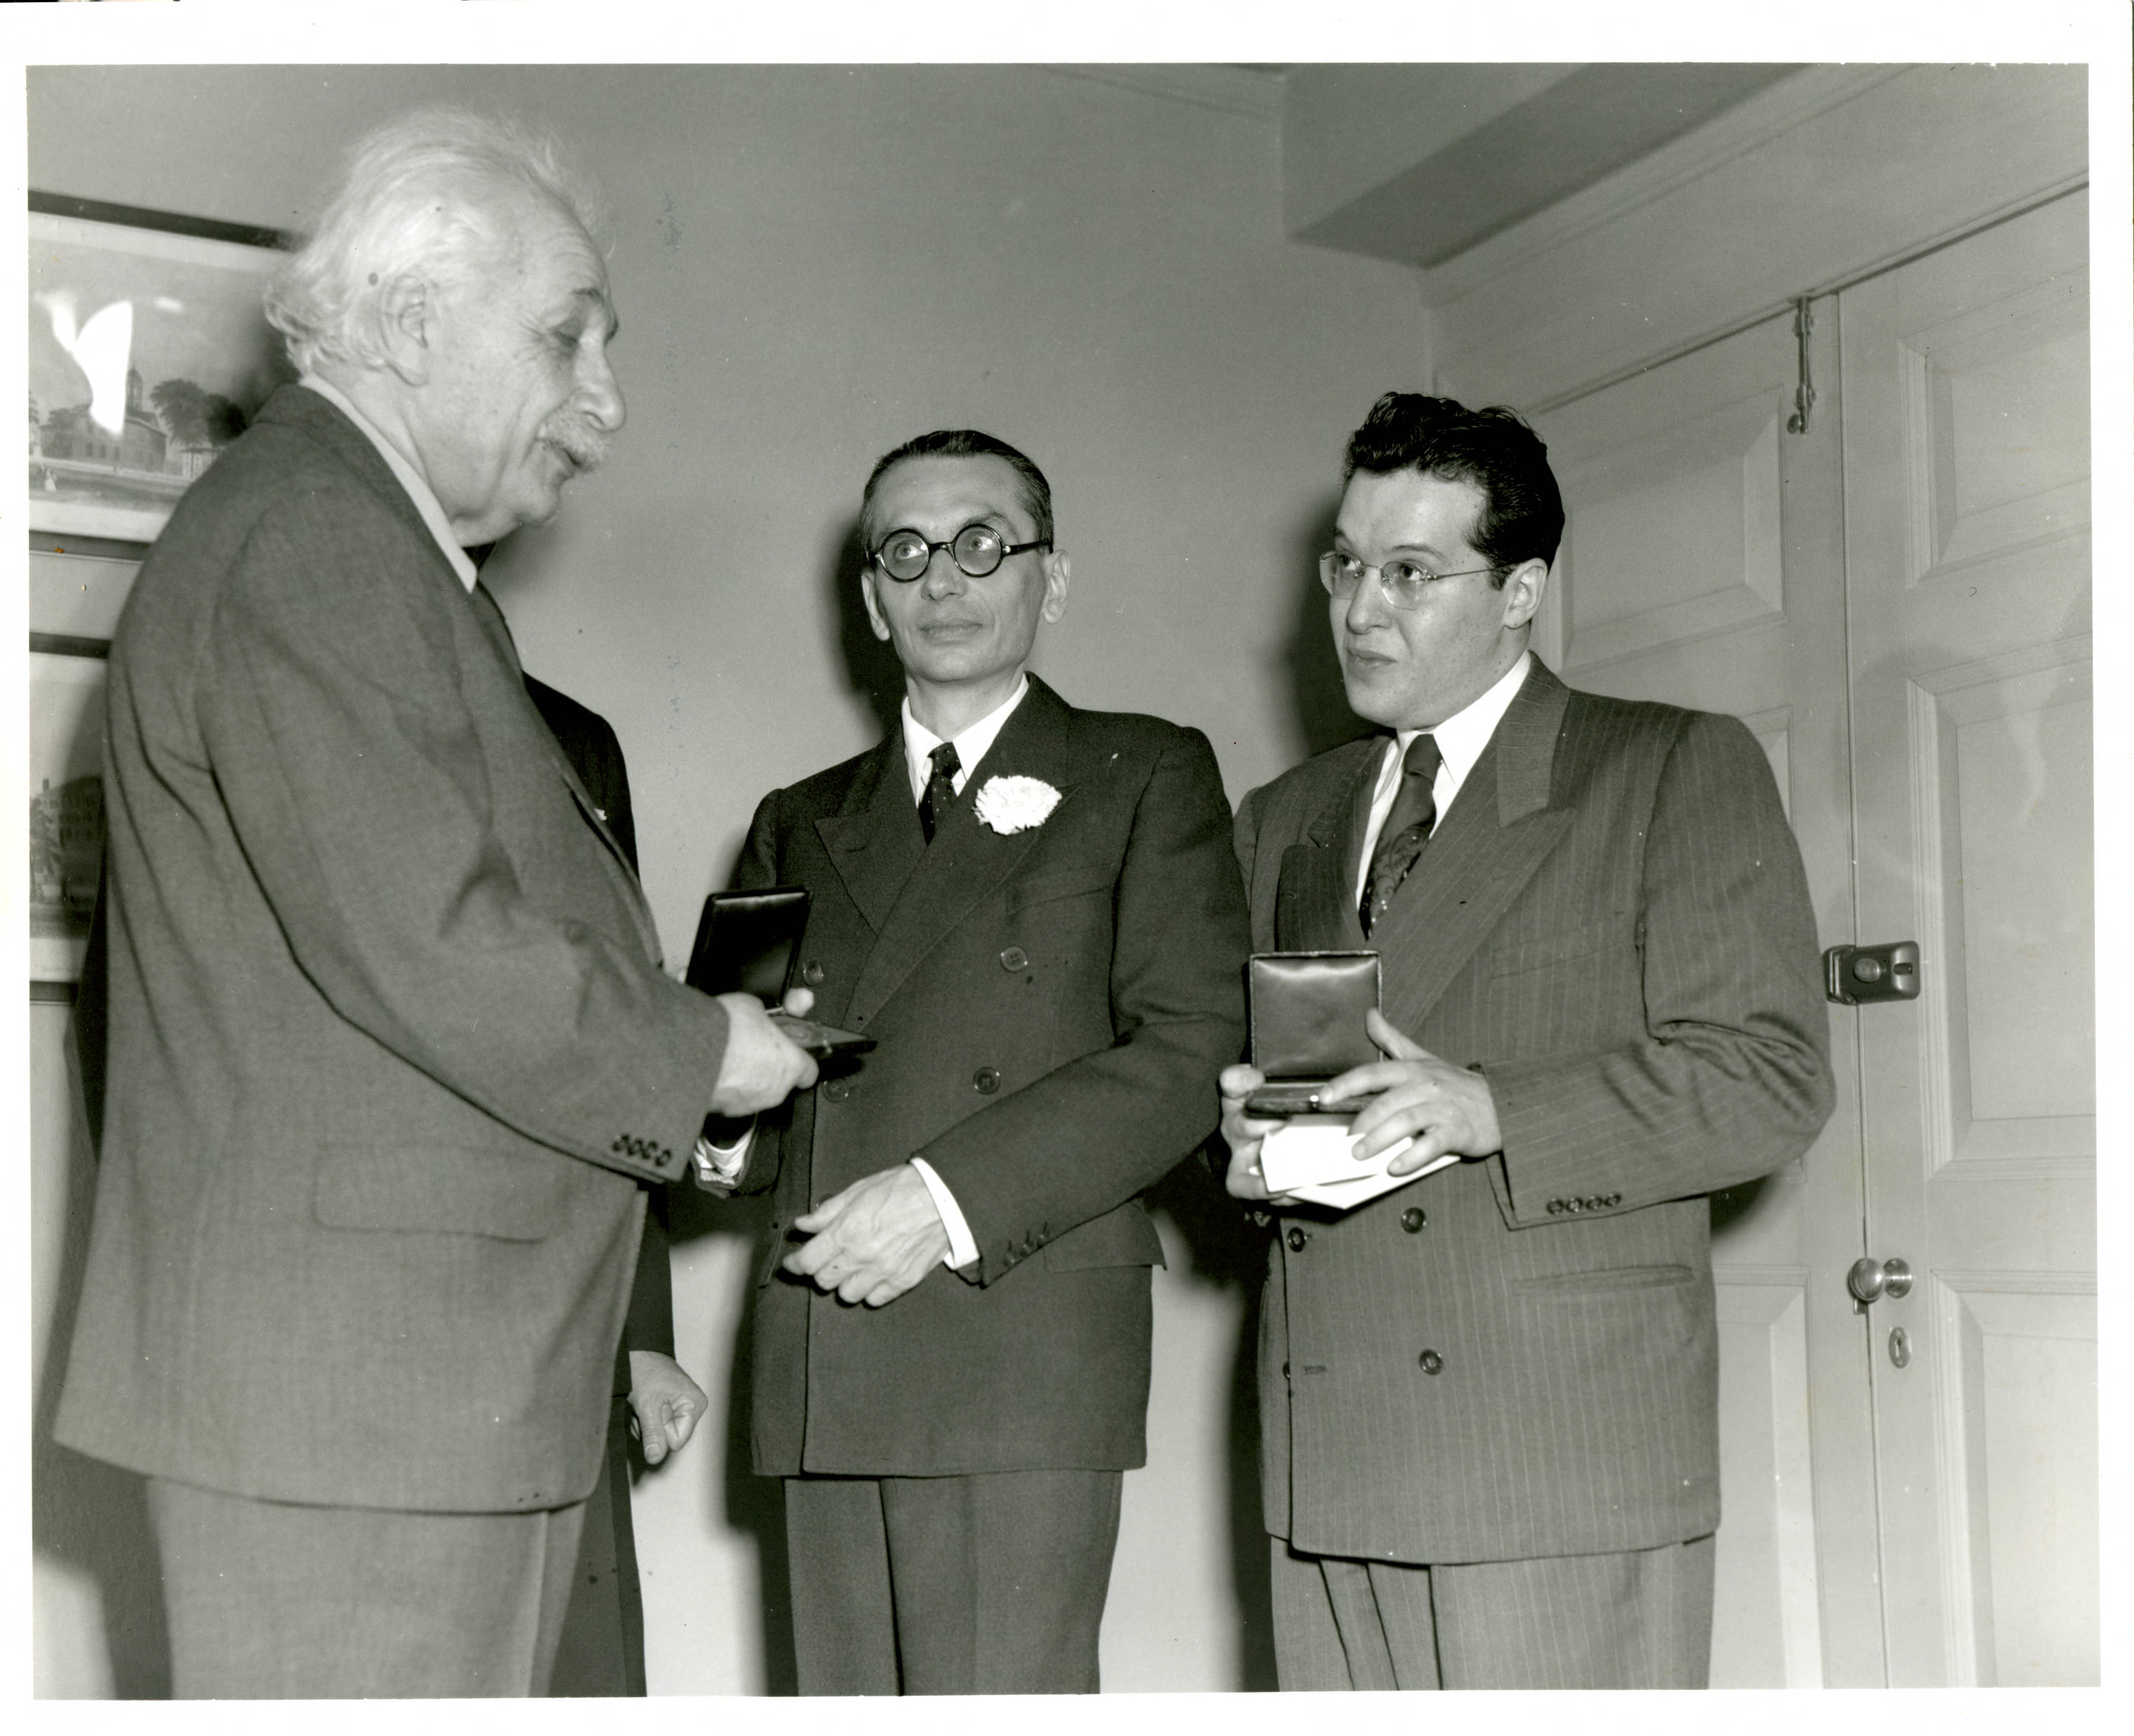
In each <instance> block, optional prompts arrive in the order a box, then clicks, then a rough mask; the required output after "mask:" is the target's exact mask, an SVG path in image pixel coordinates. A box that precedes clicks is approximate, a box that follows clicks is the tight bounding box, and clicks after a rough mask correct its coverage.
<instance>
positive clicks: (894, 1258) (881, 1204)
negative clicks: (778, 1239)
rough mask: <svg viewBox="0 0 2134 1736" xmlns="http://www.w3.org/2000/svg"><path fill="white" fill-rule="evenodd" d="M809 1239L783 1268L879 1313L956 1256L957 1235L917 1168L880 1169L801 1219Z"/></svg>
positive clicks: (795, 1223) (798, 1227)
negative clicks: (953, 1241)
mask: <svg viewBox="0 0 2134 1736" xmlns="http://www.w3.org/2000/svg"><path fill="white" fill-rule="evenodd" d="M793 1226H794V1228H795V1229H796V1230H804V1231H808V1232H809V1240H808V1241H807V1242H806V1243H805V1244H804V1245H802V1246H800V1247H798V1248H795V1249H794V1250H793V1251H792V1252H791V1253H790V1254H789V1255H786V1256H785V1259H784V1260H782V1261H780V1265H783V1266H784V1267H785V1269H786V1270H787V1271H789V1272H790V1273H792V1274H794V1275H795V1276H796V1277H799V1278H805V1279H809V1280H810V1281H811V1282H812V1283H813V1284H814V1285H815V1287H816V1288H817V1289H820V1290H832V1291H835V1292H836V1293H837V1295H838V1299H839V1300H840V1301H842V1302H863V1303H866V1304H867V1306H868V1307H869V1308H880V1307H881V1306H882V1305H883V1304H884V1303H891V1302H894V1301H896V1298H898V1297H900V1296H901V1295H902V1294H904V1293H905V1291H906V1290H908V1289H910V1288H911V1287H912V1286H913V1285H914V1284H917V1283H918V1282H919V1281H920V1279H922V1278H924V1277H925V1275H926V1274H928V1273H929V1272H930V1271H932V1270H933V1269H934V1267H936V1266H938V1265H940V1264H941V1262H942V1261H943V1260H945V1259H946V1258H947V1257H948V1254H949V1231H948V1230H947V1228H946V1227H945V1226H944V1225H943V1223H942V1222H941V1214H940V1212H939V1211H937V1210H935V1209H934V1196H933V1195H932V1194H930V1193H929V1192H927V1191H926V1184H925V1182H922V1181H920V1179H919V1172H918V1171H917V1170H915V1169H914V1168H912V1167H911V1166H910V1164H909V1163H900V1164H898V1165H897V1167H896V1168H894V1169H884V1170H878V1171H877V1172H876V1173H874V1174H873V1175H871V1176H867V1177H862V1179H861V1180H859V1181H857V1182H853V1183H852V1186H851V1187H847V1188H846V1189H845V1191H844V1192H842V1193H834V1194H832V1195H831V1196H830V1197H829V1198H828V1199H827V1200H825V1201H823V1203H822V1204H821V1205H819V1206H817V1207H816V1208H815V1209H814V1211H809V1212H804V1213H803V1214H802V1215H801V1216H799V1217H797V1218H795V1219H794V1221H793Z"/></svg>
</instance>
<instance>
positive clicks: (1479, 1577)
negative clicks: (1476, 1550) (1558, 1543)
mask: <svg viewBox="0 0 2134 1736" xmlns="http://www.w3.org/2000/svg"><path fill="white" fill-rule="evenodd" d="M1269 1541H1270V1542H1271V1543H1272V1545H1273V1591H1274V1637H1275V1674H1276V1679H1277V1681H1278V1682H1279V1683H1280V1685H1282V1687H1283V1688H1284V1689H1307V1690H1309V1689H1316V1690H1326V1689H1336V1688H1702V1687H1703V1686H1704V1685H1706V1683H1707V1680H1708V1679H1709V1677H1710V1674H1711V1666H1712V1538H1711V1537H1709V1536H1704V1537H1695V1538H1692V1539H1691V1540H1689V1541H1688V1542H1687V1543H1671V1544H1667V1545H1663V1546H1662V1547H1660V1548H1658V1549H1649V1550H1628V1551H1625V1552H1624V1553H1621V1554H1615V1555H1552V1556H1543V1557H1541V1558H1539V1559H1534V1560H1528V1561H1478V1562H1472V1563H1465V1564H1458V1565H1446V1566H1425V1565H1417V1564H1408V1563H1403V1562H1393V1561H1357V1560H1350V1559H1346V1558H1345V1557H1342V1556H1338V1555H1306V1554H1304V1553H1301V1552H1300V1551H1297V1550H1292V1548H1291V1547H1290V1545H1289V1544H1288V1541H1287V1540H1286V1539H1284V1538H1281V1537H1275V1538H1272V1539H1270V1540H1269Z"/></svg>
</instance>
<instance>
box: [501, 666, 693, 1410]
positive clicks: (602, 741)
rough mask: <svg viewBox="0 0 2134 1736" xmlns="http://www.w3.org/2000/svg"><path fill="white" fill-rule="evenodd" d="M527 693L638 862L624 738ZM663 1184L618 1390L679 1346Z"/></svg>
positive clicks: (653, 1204)
mask: <svg viewBox="0 0 2134 1736" xmlns="http://www.w3.org/2000/svg"><path fill="white" fill-rule="evenodd" d="M526 696H527V697H528V698H529V699H531V700H533V702H534V709H535V710H536V711H538V712H539V713H541V721H542V722H543V723H546V724H547V725H548V733H550V734H551V735H553V736H554V737H555V738H556V742H557V745H558V747H561V748H562V750H563V757H564V758H566V759H567V760H568V761H569V762H571V769H572V771H575V772H577V775H578V781H579V782H580V783H582V784H583V785H584V786H585V789H586V794H587V795H589V796H590V797H591V798H592V803H593V810H594V817H595V818H596V819H597V820H601V822H603V823H604V824H606V827H607V829H608V831H609V832H610V834H612V835H613V837H614V839H615V841H616V844H619V845H620V847H621V849H622V854H623V858H624V860H625V861H626V862H628V863H630V870H631V872H632V873H635V872H636V868H637V822H636V819H635V815H633V814H632V812H631V810H630V770H629V767H628V766H627V765H626V764H625V762H624V760H623V757H622V743H621V742H619V741H617V740H616V733H615V730H614V728H612V726H611V725H610V723H608V720H607V719H606V718H604V717H602V716H601V714H600V713H598V712H596V711H593V710H591V709H590V708H587V707H586V706H583V705H581V704H578V702H577V700H576V699H572V697H571V696H570V695H569V694H567V693H562V692H560V691H559V690H558V689H555V688H553V687H551V686H549V685H548V683H547V682H545V681H542V680H538V679H535V678H534V676H532V675H529V676H527V677H526ZM663 1217H664V1212H663V1202H662V1196H661V1194H660V1192H659V1190H658V1189H656V1188H655V1189H654V1190H652V1191H651V1192H649V1193H648V1194H647V1195H646V1197H645V1233H644V1235H643V1236H640V1237H639V1238H638V1244H637V1271H636V1275H635V1277H634V1278H633V1279H631V1281H630V1312H629V1313H627V1314H626V1315H625V1316H624V1317H623V1322H622V1342H621V1343H620V1345H618V1346H617V1347H616V1353H615V1390H616V1392H617V1393H618V1394H620V1393H627V1392H628V1391H629V1390H630V1352H632V1351H634V1350H652V1351H658V1352H659V1353H660V1354H661V1355H662V1356H673V1355H674V1271H673V1268H672V1266H671V1265H669V1260H668V1257H667V1248H668V1243H667V1226H666V1225H665V1223H664V1221H663Z"/></svg>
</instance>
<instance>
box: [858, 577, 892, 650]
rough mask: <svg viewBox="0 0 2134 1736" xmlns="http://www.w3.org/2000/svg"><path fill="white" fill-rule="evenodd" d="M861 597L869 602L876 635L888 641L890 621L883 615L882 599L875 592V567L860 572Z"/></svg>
mask: <svg viewBox="0 0 2134 1736" xmlns="http://www.w3.org/2000/svg"><path fill="white" fill-rule="evenodd" d="M860 597H861V600H862V602H865V603H866V604H867V619H868V620H869V621H871V622H873V623H874V636H875V637H876V638H877V639H880V640H881V641H884V642H886V641H888V638H889V622H888V621H886V620H885V619H884V618H883V617H882V612H881V599H880V598H879V597H876V595H875V594H874V569H873V568H871V567H870V568H868V569H867V571H866V572H864V573H861V574H860Z"/></svg>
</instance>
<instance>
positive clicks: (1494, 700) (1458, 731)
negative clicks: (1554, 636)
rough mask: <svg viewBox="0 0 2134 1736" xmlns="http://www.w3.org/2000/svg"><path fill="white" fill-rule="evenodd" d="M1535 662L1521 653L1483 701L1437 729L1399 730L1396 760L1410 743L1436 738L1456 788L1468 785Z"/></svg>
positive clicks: (1469, 707)
mask: <svg viewBox="0 0 2134 1736" xmlns="http://www.w3.org/2000/svg"><path fill="white" fill-rule="evenodd" d="M1532 665H1533V652H1532V651H1521V652H1520V653H1519V660H1518V662H1516V663H1514V665H1512V666H1511V667H1510V668H1509V669H1508V670H1505V671H1504V674H1503V675H1499V677H1498V678H1497V682H1496V685H1494V687H1492V688H1491V689H1489V691H1488V692H1487V693H1485V694H1483V695H1482V697H1481V698H1480V699H1476V700H1475V701H1473V702H1472V703H1471V704H1469V705H1467V706H1466V707H1465V708H1463V709H1461V710H1459V711H1456V712H1454V713H1452V715H1451V717H1449V718H1446V720H1445V721H1444V722H1443V723H1440V724H1439V725H1438V726H1437V727H1436V728H1435V729H1429V730H1423V729H1403V730H1402V731H1400V732H1399V737H1398V745H1397V747H1396V750H1395V756H1396V757H1405V756H1406V754H1407V749H1408V743H1410V742H1412V741H1413V740H1414V739H1415V738H1416V737H1417V736H1419V735H1434V736H1436V737H1437V752H1438V754H1439V756H1440V757H1441V758H1442V759H1443V760H1444V762H1445V766H1446V770H1447V771H1450V772H1451V774H1452V781H1453V783H1454V786H1459V785H1460V784H1464V783H1465V782H1466V781H1467V774H1468V773H1469V772H1470V771H1473V770H1474V769H1475V761H1477V760H1479V759H1480V758H1481V757H1482V750H1483V749H1484V748H1485V747H1488V746H1489V737H1491V736H1493V735H1494V734H1495V733H1497V725H1498V724H1499V723H1502V722H1504V713H1506V712H1507V711H1509V710H1510V709H1511V704H1512V700H1513V699H1514V697H1515V696H1516V695H1517V694H1518V690H1519V684H1520V683H1521V682H1523V681H1524V680H1525V679H1526V678H1527V670H1528V668H1529V667H1531V666H1532Z"/></svg>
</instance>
